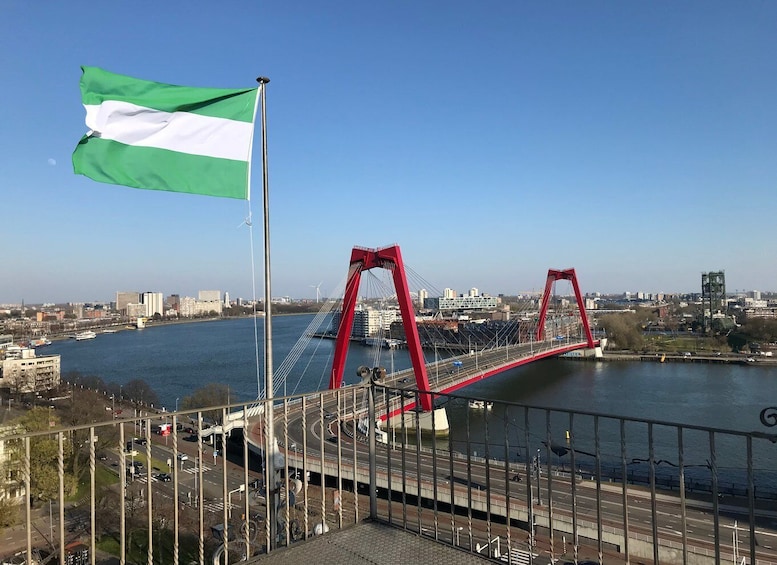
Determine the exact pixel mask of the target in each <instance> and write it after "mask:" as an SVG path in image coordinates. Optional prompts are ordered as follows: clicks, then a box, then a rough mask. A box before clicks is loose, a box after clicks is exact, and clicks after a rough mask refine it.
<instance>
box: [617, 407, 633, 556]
mask: <svg viewBox="0 0 777 565" xmlns="http://www.w3.org/2000/svg"><path fill="white" fill-rule="evenodd" d="M618 422H619V424H620V436H621V503H622V505H623V555H624V557H625V559H626V561H625V563H626V565H629V563H630V561H629V491H628V484H629V481H628V480H627V473H628V468H627V467H626V422H625V420H624V419H623V418H619V419H618Z"/></svg>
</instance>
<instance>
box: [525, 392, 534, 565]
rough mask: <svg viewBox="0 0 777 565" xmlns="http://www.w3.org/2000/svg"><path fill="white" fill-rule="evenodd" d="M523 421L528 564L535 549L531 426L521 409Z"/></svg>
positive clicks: (527, 410) (532, 559) (526, 415)
mask: <svg viewBox="0 0 777 565" xmlns="http://www.w3.org/2000/svg"><path fill="white" fill-rule="evenodd" d="M523 421H524V435H525V438H524V442H525V443H524V444H525V445H526V457H525V459H526V502H527V506H528V511H529V516H528V522H529V562H530V563H534V550H535V548H536V547H537V538H536V532H535V530H534V492H533V490H532V480H531V476H532V469H531V465H530V462H531V459H530V457H531V453H532V451H531V448H530V447H529V445H530V443H531V437H530V435H529V432H530V429H531V425H530V423H529V409H528V408H527V407H525V406H524V407H523Z"/></svg>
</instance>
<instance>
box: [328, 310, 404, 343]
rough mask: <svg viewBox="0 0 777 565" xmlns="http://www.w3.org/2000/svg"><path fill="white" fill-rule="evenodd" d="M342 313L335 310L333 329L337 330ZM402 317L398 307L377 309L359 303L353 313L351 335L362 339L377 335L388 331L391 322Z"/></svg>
mask: <svg viewBox="0 0 777 565" xmlns="http://www.w3.org/2000/svg"><path fill="white" fill-rule="evenodd" d="M340 314H341V313H340V312H335V314H334V316H333V317H332V331H337V328H338V327H339V325H340ZM400 318H401V314H400V312H399V310H397V309H393V308H392V309H388V310H376V309H375V308H369V307H367V308H365V307H364V306H363V305H361V304H358V305H357V306H356V308H355V309H354V313H353V327H352V328H351V337H355V338H360V339H361V338H366V337H373V336H376V335H378V334H379V333H381V332H382V331H383V332H386V331H388V330H389V328H390V327H391V323H392V322H394V321H395V320H398V319H400Z"/></svg>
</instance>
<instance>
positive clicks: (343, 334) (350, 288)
mask: <svg viewBox="0 0 777 565" xmlns="http://www.w3.org/2000/svg"><path fill="white" fill-rule="evenodd" d="M376 267H379V268H381V269H388V270H390V271H391V272H392V275H393V279H394V290H396V293H397V301H398V302H399V311H400V314H401V315H402V325H403V326H404V328H405V337H406V339H407V348H408V352H409V353H410V361H411V364H412V366H413V372H414V373H415V382H416V387H417V388H418V390H430V388H429V377H428V375H427V373H426V364H425V363H424V356H423V352H422V351H421V340H420V338H419V336H418V326H417V325H416V321H415V311H414V310H413V303H412V301H411V300H410V289H409V287H408V285H407V277H406V276H405V266H404V264H403V263H402V253H401V252H400V251H399V246H398V245H392V246H390V247H382V248H378V249H367V248H364V247H354V248H353V251H351V263H350V266H349V267H348V281H347V282H346V286H345V296H344V297H343V310H342V314H341V316H340V325H339V327H338V328H337V340H336V341H335V355H334V360H333V361H332V373H331V376H330V378H329V389H330V390H335V389H338V388H340V386H341V385H342V382H343V371H344V370H345V360H346V358H347V356H348V344H349V342H350V337H351V328H352V327H353V318H354V311H355V309H356V299H357V297H358V293H359V283H360V282H361V275H362V271H369V270H370V269H374V268H376ZM419 400H420V403H421V408H422V409H423V410H424V411H425V412H429V411H431V410H432V408H433V406H432V396H431V395H430V394H421V395H420V398H419Z"/></svg>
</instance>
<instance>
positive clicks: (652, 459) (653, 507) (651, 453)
mask: <svg viewBox="0 0 777 565" xmlns="http://www.w3.org/2000/svg"><path fill="white" fill-rule="evenodd" d="M648 461H649V465H650V467H649V473H650V521H651V534H652V536H653V561H654V562H655V563H658V562H659V561H658V508H657V501H656V454H655V443H654V441H653V423H652V422H648Z"/></svg>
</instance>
